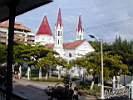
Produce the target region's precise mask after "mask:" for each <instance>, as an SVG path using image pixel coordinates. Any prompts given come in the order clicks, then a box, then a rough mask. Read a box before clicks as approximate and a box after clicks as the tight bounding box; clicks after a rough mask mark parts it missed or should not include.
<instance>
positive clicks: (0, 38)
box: [0, 21, 35, 45]
mask: <svg viewBox="0 0 133 100" xmlns="http://www.w3.org/2000/svg"><path fill="white" fill-rule="evenodd" d="M8 28H9V21H4V22H2V23H0V43H1V44H6V45H7V44H8ZM34 40H35V34H34V33H32V31H31V29H30V28H28V27H26V26H24V25H23V24H21V23H15V25H14V42H16V43H25V44H34Z"/></svg>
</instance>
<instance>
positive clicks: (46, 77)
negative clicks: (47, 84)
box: [45, 72, 48, 80]
mask: <svg viewBox="0 0 133 100" xmlns="http://www.w3.org/2000/svg"><path fill="white" fill-rule="evenodd" d="M47 79H48V72H46V75H45V80H47Z"/></svg>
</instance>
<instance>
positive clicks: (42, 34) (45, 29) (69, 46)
mask: <svg viewBox="0 0 133 100" xmlns="http://www.w3.org/2000/svg"><path fill="white" fill-rule="evenodd" d="M63 30H64V26H63V20H62V16H61V9H60V8H59V11H58V16H57V22H56V24H55V32H54V33H52V31H51V28H50V26H49V23H48V19H47V17H46V16H45V17H44V19H43V21H42V23H41V25H40V27H39V29H38V31H37V33H36V36H35V43H38V44H40V45H44V46H45V47H47V48H50V49H53V50H54V51H56V52H57V53H59V55H60V57H62V58H64V59H67V60H68V61H70V60H72V59H76V58H78V57H82V56H84V55H86V54H88V53H91V52H94V51H95V50H94V48H93V47H92V46H91V45H90V44H89V42H88V41H87V40H85V38H84V29H83V25H82V20H81V16H79V19H78V25H77V28H76V36H75V38H76V39H75V41H72V42H64V31H63Z"/></svg>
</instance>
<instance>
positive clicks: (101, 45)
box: [89, 35, 105, 99]
mask: <svg viewBox="0 0 133 100" xmlns="http://www.w3.org/2000/svg"><path fill="white" fill-rule="evenodd" d="M89 36H90V37H91V38H95V39H96V40H97V41H99V42H100V49H101V99H105V98H104V79H103V41H102V39H97V38H96V37H95V36H93V35H89Z"/></svg>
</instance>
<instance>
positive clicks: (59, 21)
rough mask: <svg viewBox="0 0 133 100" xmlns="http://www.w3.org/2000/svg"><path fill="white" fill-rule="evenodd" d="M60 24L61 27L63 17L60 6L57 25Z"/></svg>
mask: <svg viewBox="0 0 133 100" xmlns="http://www.w3.org/2000/svg"><path fill="white" fill-rule="evenodd" d="M58 25H60V27H61V26H63V23H62V18H61V9H60V8H59V12H58V18H57V23H56V27H58Z"/></svg>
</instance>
